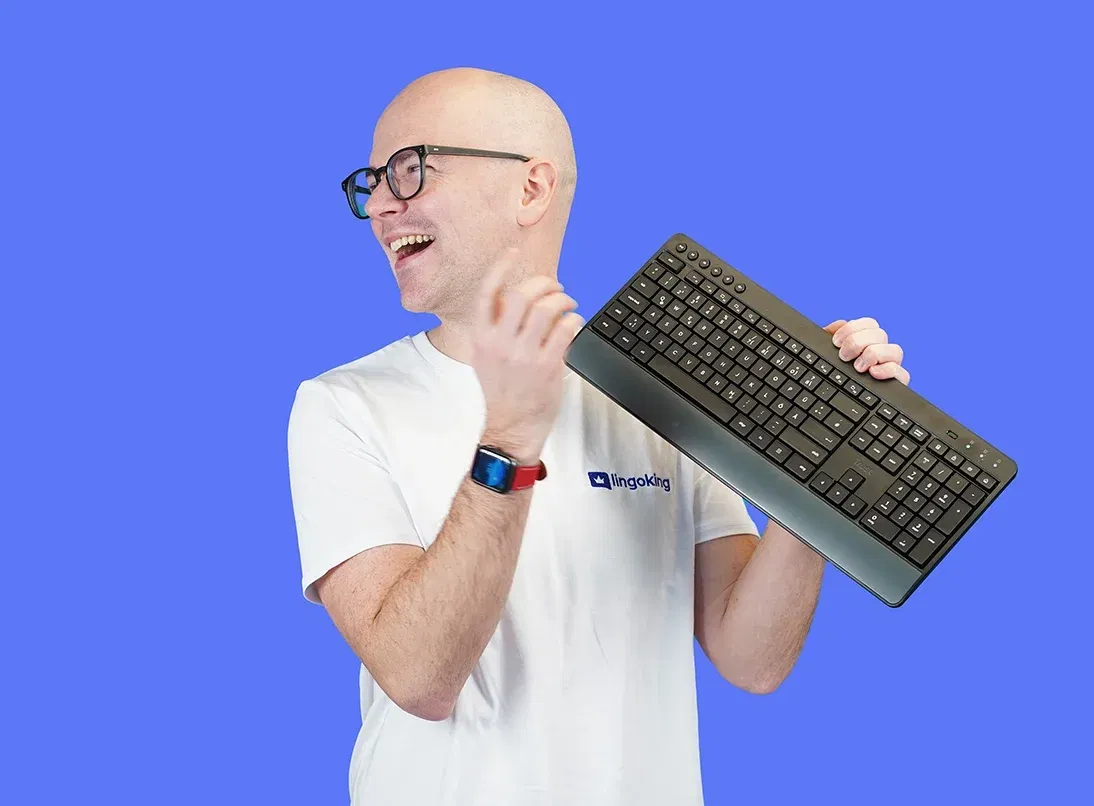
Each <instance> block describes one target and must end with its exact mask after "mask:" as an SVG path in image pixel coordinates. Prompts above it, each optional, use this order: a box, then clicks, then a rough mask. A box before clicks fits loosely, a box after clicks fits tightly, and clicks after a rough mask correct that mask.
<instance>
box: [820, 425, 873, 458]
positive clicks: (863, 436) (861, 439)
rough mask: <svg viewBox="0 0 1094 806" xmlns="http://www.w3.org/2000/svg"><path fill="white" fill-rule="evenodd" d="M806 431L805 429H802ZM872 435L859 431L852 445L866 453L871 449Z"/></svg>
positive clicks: (852, 439)
mask: <svg viewBox="0 0 1094 806" xmlns="http://www.w3.org/2000/svg"><path fill="white" fill-rule="evenodd" d="M802 430H804V428H803V429H802ZM870 442H871V440H870V435H869V434H867V433H866V432H864V431H859V432H858V433H857V434H855V435H854V436H853V437H852V438H851V444H852V445H854V446H855V447H856V448H858V449H859V450H860V451H865V450H866V449H867V448H869V447H870ZM882 453H884V451H882Z"/></svg>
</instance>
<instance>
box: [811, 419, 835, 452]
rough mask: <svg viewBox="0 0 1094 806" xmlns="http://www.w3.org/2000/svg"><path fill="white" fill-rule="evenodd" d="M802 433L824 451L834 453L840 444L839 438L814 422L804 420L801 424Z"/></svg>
mask: <svg viewBox="0 0 1094 806" xmlns="http://www.w3.org/2000/svg"><path fill="white" fill-rule="evenodd" d="M802 431H804V432H805V433H806V435H807V436H809V438H810V439H812V440H813V441H814V442H816V443H817V444H818V445H820V446H821V447H822V448H824V449H825V450H826V451H834V450H835V449H836V447H837V446H838V445H839V443H840V438H839V437H838V436H836V435H835V434H833V433H832V432H831V431H829V430H828V429H827V428H825V427H824V426H823V425H821V424H820V423H818V422H817V421H816V420H806V421H805V422H804V423H802Z"/></svg>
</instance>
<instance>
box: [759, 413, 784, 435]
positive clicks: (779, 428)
mask: <svg viewBox="0 0 1094 806" xmlns="http://www.w3.org/2000/svg"><path fill="white" fill-rule="evenodd" d="M784 428H786V420H784V419H783V418H782V417H779V416H775V417H772V418H771V419H770V420H768V421H767V422H766V423H764V431H767V432H769V433H770V434H771V435H772V436H776V437H777V436H778V435H779V434H781V433H782V432H783V429H784Z"/></svg>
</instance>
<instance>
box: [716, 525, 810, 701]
mask: <svg viewBox="0 0 1094 806" xmlns="http://www.w3.org/2000/svg"><path fill="white" fill-rule="evenodd" d="M823 574H824V558H823V557H821V556H820V555H819V554H817V553H816V552H815V551H813V550H812V549H811V548H809V547H808V546H806V545H805V544H804V543H802V542H801V541H800V540H798V539H797V538H796V537H794V536H793V535H792V534H790V533H789V532H787V531H786V530H785V529H783V528H782V527H781V526H779V525H778V524H777V523H775V522H774V521H768V525H767V528H766V529H765V530H764V536H763V539H762V540H760V541H759V543H758V544H757V546H756V549H755V551H753V553H752V557H751V558H750V559H749V561H748V562H747V563H746V564H745V567H744V569H743V570H742V571H741V574H740V576H739V577H738V578H737V581H736V583H734V585H733V589H732V592H731V594H730V597H729V600H728V602H727V605H726V610H725V614H724V615H723V617H722V623H721V629H722V631H723V633H722V634H723V635H724V636H726V639H725V640H726V644H727V645H728V646H731V647H732V653H731V657H732V663H733V671H732V676H733V678H734V679H735V680H738V681H742V682H743V684H744V685H745V686H746V687H747V688H748V689H750V690H753V691H759V692H770V691H773V690H774V689H775V688H777V687H778V686H779V684H780V683H782V681H783V680H784V679H786V676H787V675H789V674H790V670H791V669H792V668H793V667H794V663H795V662H796V661H797V659H798V655H799V654H800V653H801V649H802V646H803V645H804V643H805V636H806V634H807V633H808V632H809V626H810V624H811V623H812V619H813V613H814V612H815V611H816V606H817V598H818V596H819V594H820V586H821V579H822V578H823Z"/></svg>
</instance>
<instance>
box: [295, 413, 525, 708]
mask: <svg viewBox="0 0 1094 806" xmlns="http://www.w3.org/2000/svg"><path fill="white" fill-rule="evenodd" d="M482 442H484V443H486V444H490V445H496V446H498V447H499V448H501V449H502V450H505V451H507V452H509V453H511V454H512V455H513V456H514V457H515V458H516V459H517V460H518V461H519V462H520V463H521V464H535V462H537V461H538V460H539V451H538V448H534V447H528V446H525V445H522V444H520V441H518V440H512V439H508V438H507V436H506V435H505V434H500V433H491V432H489V431H487V432H485V433H484V434H483V436H482ZM470 461H471V457H468V467H470ZM534 490H535V487H534V486H532V487H529V488H527V489H523V490H515V491H512V492H509V493H507V494H504V495H501V494H498V493H496V492H494V491H493V490H488V489H486V488H485V487H482V486H480V485H478V484H476V483H475V482H474V481H472V480H471V476H470V472H468V475H466V476H465V477H464V479H463V482H462V483H461V484H460V486H459V488H458V489H457V492H456V495H455V498H454V499H453V502H452V506H451V508H450V509H449V512H448V515H447V517H446V518H445V520H444V523H443V524H442V526H441V529H440V532H439V534H438V535H437V537H436V539H435V540H434V541H433V543H432V544H431V545H430V547H429V548H428V549H427V550H426V551H424V552H423V551H422V549H421V548H417V547H413V546H407V545H390V546H378V547H376V548H372V549H368V550H366V551H363V552H361V553H360V554H357V555H356V556H354V557H351V558H350V559H348V560H346V561H345V562H343V563H342V564H340V565H338V566H337V567H335V568H333V569H332V570H331V571H329V572H328V573H327V574H326V575H325V576H323V577H322V579H320V580H319V581H318V582H317V583H316V592H317V594H318V596H319V598H320V600H321V601H322V602H323V605H324V606H325V607H326V609H327V611H328V613H329V614H330V616H331V619H332V620H333V621H334V624H335V625H336V626H337V627H338V630H339V631H340V632H341V634H342V636H343V637H344V638H345V639H346V641H347V643H348V644H349V645H350V647H351V648H352V649H353V650H354V652H355V653H356V654H357V656H358V657H359V658H360V659H361V662H362V663H363V664H364V665H365V668H367V669H368V671H369V673H370V674H371V675H372V677H373V678H374V679H375V680H376V682H377V684H378V685H379V686H380V687H381V688H382V689H383V690H384V691H385V692H386V693H387V694H388V696H389V697H391V699H392V700H393V701H394V702H395V703H396V704H397V705H399V707H400V708H402V709H403V710H405V711H407V712H409V713H412V714H415V715H416V716H419V717H422V718H423V719H431V720H439V719H445V718H447V717H448V716H449V715H450V714H451V712H452V709H453V708H454V707H455V703H456V698H457V696H458V695H459V693H460V690H461V689H462V688H463V685H464V683H465V682H466V680H467V678H468V676H469V675H470V674H471V671H472V669H473V668H474V666H475V664H476V663H477V662H478V660H479V657H480V656H481V655H482V652H483V650H484V649H485V648H486V645H487V643H488V642H489V641H490V638H491V636H492V635H493V634H494V631H495V630H496V629H497V625H498V622H499V620H500V619H501V614H502V609H503V608H504V606H505V602H506V599H507V598H508V596H509V590H510V588H511V586H512V582H513V575H514V572H515V570H516V565H517V558H518V557H519V555H520V545H521V541H522V538H523V535H524V528H525V523H526V522H527V517H528V507H529V505H530V503H531V499H532V495H533V493H534Z"/></svg>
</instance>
